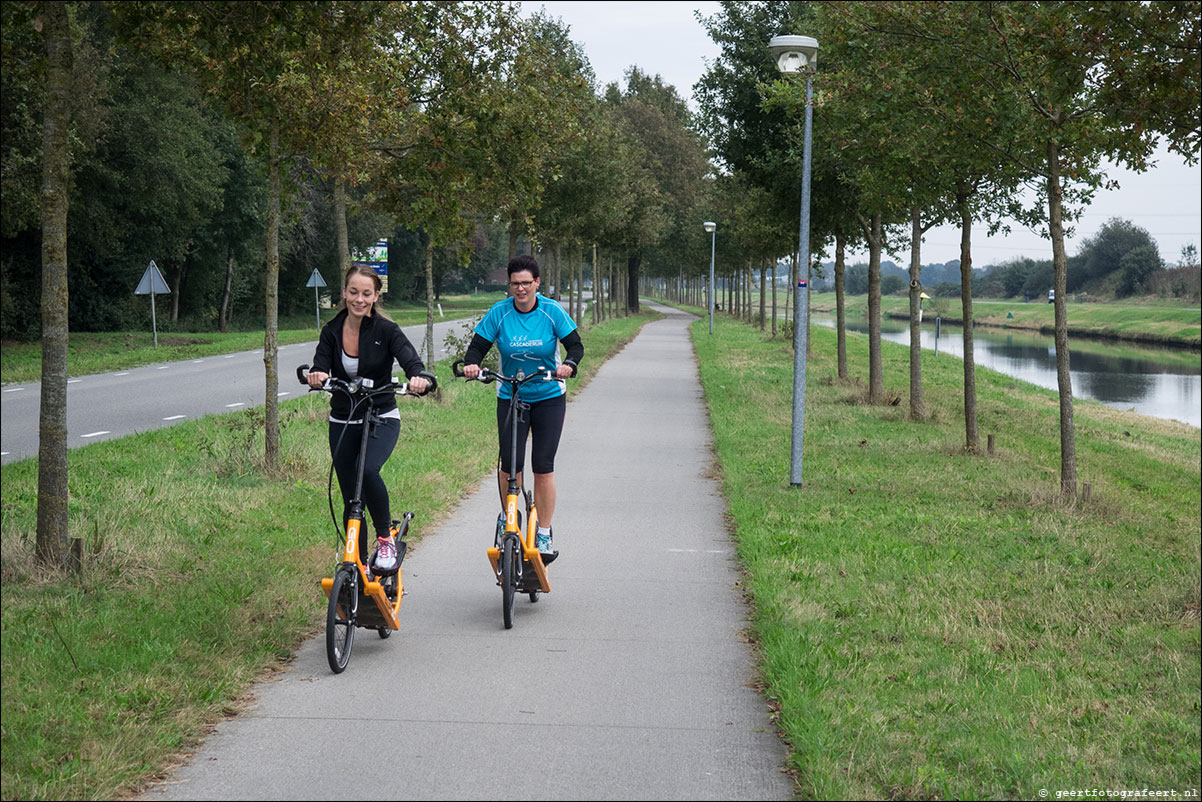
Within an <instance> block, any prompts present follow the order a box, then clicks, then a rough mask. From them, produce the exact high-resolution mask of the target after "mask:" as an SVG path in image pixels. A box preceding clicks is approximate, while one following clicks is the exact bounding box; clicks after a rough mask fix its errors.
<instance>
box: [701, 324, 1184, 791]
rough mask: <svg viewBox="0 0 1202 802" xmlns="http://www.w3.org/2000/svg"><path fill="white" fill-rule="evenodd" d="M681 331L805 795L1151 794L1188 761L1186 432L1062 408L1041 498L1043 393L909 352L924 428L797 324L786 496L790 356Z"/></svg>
mask: <svg viewBox="0 0 1202 802" xmlns="http://www.w3.org/2000/svg"><path fill="white" fill-rule="evenodd" d="M714 325H715V331H714V334H713V335H710V334H708V322H707V321H704V320H703V321H699V322H697V323H695V324H694V325H693V328H692V332H693V340H694V343H695V347H696V350H697V354H698V357H699V361H700V370H701V376H702V381H703V384H704V388H705V393H706V397H707V402H708V405H709V411H710V417H711V421H712V426H713V430H714V442H715V448H716V452H717V459H718V462H719V466H720V471H721V476H722V482H723V486H724V490H725V495H726V499H727V504H728V509H729V519H730V525H731V527H732V530H733V532H734V536H735V538H736V540H737V543H738V551H739V554H740V557H741V559H742V561H743V564H744V566H745V570H746V589H747V591H748V592H749V594H750V596H751V598H752V599H753V601H754V609H755V614H754V634H755V638H756V640H757V642H758V644H759V648H760V650H761V655H762V672H763V677H762V679H763V683H764V686H765V689H766V692H767V693H768V695H769V696H770V697H771V699H772V700H773V702H774V704H775V705H778V706H779V713H778V718H777V721H778V723H779V725H780V727H781V728H782V730H783V732H784V734H785V735H786V737H787V738H788V741H789V743H790V744H791V759H790V761H791V766H792V768H793V769H794V770H795V777H796V780H797V784H798V793H799V795H800V796H801V797H802V798H814V799H999V798H1001V799H1009V798H1018V799H1034V798H1040V790H1041V789H1047V790H1048V792H1049V793H1050V794H1051V796H1052V798H1055V794H1056V792H1057V791H1070V790H1073V789H1077V790H1081V789H1089V788H1103V789H1107V788H1109V789H1115V790H1119V789H1126V790H1131V789H1136V788H1139V789H1143V788H1151V789H1164V790H1168V789H1176V790H1177V791H1178V793H1179V794H1181V793H1183V792H1185V791H1186V790H1187V789H1192V788H1198V787H1199V786H1200V784H1202V782H1200V781H1202V777H1200V776H1199V775H1200V769H1199V766H1200V765H1202V762H1200V758H1202V752H1200V743H1199V742H1200V736H1199V732H1200V723H1202V719H1200V713H1199V686H1200V683H1202V674H1200V659H1199V647H1200V638H1199V616H1198V611H1199V597H1200V581H1199V576H1200V553H1199V539H1198V532H1199V523H1200V513H1202V511H1200V495H1199V487H1200V475H1199V458H1200V456H1202V440H1200V437H1199V430H1198V429H1195V428H1192V427H1188V426H1185V425H1183V424H1177V423H1173V422H1167V421H1159V420H1156V419H1153V418H1148V417H1143V416H1138V415H1134V414H1131V413H1125V412H1119V411H1116V410H1113V409H1110V408H1109V407H1105V406H1103V405H1101V404H1098V403H1094V402H1088V401H1078V402H1077V403H1076V406H1075V415H1076V445H1077V458H1078V476H1079V479H1080V481H1082V482H1088V483H1091V485H1092V496H1091V498H1090V500H1089V501H1084V500H1080V499H1079V500H1077V501H1076V502H1064V501H1062V500H1061V499H1060V498H1059V497H1058V487H1059V465H1060V448H1059V425H1058V407H1057V399H1056V395H1055V393H1052V392H1049V391H1046V390H1042V389H1039V388H1036V387H1034V386H1033V385H1029V384H1027V383H1024V382H1021V381H1017V380H1013V379H1010V378H1009V377H1006V376H1003V375H1001V374H998V373H994V372H992V371H989V370H984V369H980V368H978V370H977V383H978V403H979V408H980V414H979V419H980V430H981V441H982V442H981V445H982V451H984V447H985V440H986V435H987V434H994V435H995V436H996V444H997V447H996V453H995V454H994V455H988V454H985V453H982V454H979V455H971V454H967V453H965V452H964V451H963V448H962V445H963V441H964V424H963V412H962V405H963V396H962V381H963V378H962V377H963V363H962V362H961V361H960V360H958V359H954V358H949V357H947V356H946V355H945V356H941V357H936V356H934V355H933V354H932V352H930V351H924V352H923V385H924V393H925V400H926V403H927V405H928V407H929V410H930V413H929V416H928V419H927V420H925V421H923V422H917V423H916V422H910V421H908V420H906V415H907V412H908V401H907V399H906V397H905V393H907V392H908V387H909V380H908V375H909V374H908V364H909V363H908V349H907V348H906V347H904V346H901V345H894V344H890V343H887V342H886V343H884V344H883V349H884V352H883V353H884V366H885V386H886V391H887V394H888V395H889V397H890V398H891V399H892V400H894V401H896V405H890V404H885V405H880V406H873V405H869V404H867V403H866V392H865V385H866V381H867V375H868V366H867V362H868V341H867V337H866V336H863V335H855V334H851V335H849V337H848V357H849V361H850V373H851V375H852V376H853V377H855V378H853V379H852V380H851V381H847V382H843V381H839V380H838V379H837V378H836V368H837V364H836V361H835V332H834V331H833V330H831V329H827V328H824V327H820V326H813V327H812V330H811V336H812V338H813V343H812V354H811V356H810V357H809V359H808V382H807V398H806V427H805V441H804V442H805V455H804V460H803V468H804V476H803V481H804V486H803V487H802V488H800V489H798V488H791V487H789V462H790V432H791V418H792V394H793V369H792V365H793V352H792V348H791V347H790V345H789V344H788V343H787V342H785V341H783V340H782V339H781V338H778V339H776V340H772V339H771V338H769V337H768V336H766V335H764V334H762V333H760V332H759V331H758V330H755V329H753V328H751V327H750V326H747V325H745V324H741V323H738V322H735V321H733V320H731V319H730V318H728V317H726V316H724V315H722V316H716V317H715V323H714Z"/></svg>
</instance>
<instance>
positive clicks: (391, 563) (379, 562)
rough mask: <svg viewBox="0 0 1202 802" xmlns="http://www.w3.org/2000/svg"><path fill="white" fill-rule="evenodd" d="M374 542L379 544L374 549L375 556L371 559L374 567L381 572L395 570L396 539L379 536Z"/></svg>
mask: <svg viewBox="0 0 1202 802" xmlns="http://www.w3.org/2000/svg"><path fill="white" fill-rule="evenodd" d="M376 542H377V543H378V544H379V546H378V548H377V549H376V557H375V559H374V560H372V563H373V564H374V565H375V567H376V569H377V570H379V571H381V572H383V571H393V570H395V569H396V566H397V558H396V541H395V540H393V539H392V538H391V537H389V538H383V537H381V538H376Z"/></svg>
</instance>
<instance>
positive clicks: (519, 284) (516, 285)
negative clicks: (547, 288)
mask: <svg viewBox="0 0 1202 802" xmlns="http://www.w3.org/2000/svg"><path fill="white" fill-rule="evenodd" d="M533 286H534V282H533V281H511V282H509V289H511V290H528V289H530V288H531V287H533Z"/></svg>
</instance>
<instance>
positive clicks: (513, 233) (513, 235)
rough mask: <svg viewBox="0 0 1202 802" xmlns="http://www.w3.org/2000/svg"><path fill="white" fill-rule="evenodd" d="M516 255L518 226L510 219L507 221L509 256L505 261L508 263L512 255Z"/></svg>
mask: <svg viewBox="0 0 1202 802" xmlns="http://www.w3.org/2000/svg"><path fill="white" fill-rule="evenodd" d="M517 255H518V226H517V223H515V222H513V221H512V220H510V221H509V258H508V259H507V260H506V261H505V264H506V265H508V264H509V263H510V262H512V261H513V257H515V256H517Z"/></svg>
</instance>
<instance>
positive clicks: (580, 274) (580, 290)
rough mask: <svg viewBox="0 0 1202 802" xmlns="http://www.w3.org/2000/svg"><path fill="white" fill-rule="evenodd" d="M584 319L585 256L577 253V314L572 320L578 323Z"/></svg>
mask: <svg viewBox="0 0 1202 802" xmlns="http://www.w3.org/2000/svg"><path fill="white" fill-rule="evenodd" d="M583 317H584V254H583V253H581V252H580V251H577V252H576V314H575V316H574V317H573V318H572V320H575V321H576V322H577V323H579V322H580V320H581V318H583Z"/></svg>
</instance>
